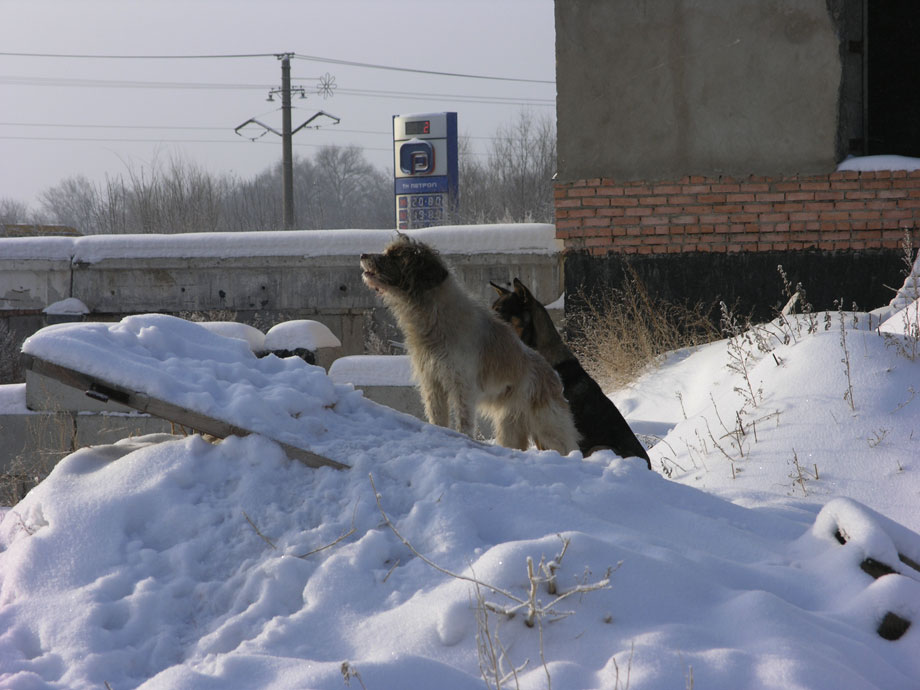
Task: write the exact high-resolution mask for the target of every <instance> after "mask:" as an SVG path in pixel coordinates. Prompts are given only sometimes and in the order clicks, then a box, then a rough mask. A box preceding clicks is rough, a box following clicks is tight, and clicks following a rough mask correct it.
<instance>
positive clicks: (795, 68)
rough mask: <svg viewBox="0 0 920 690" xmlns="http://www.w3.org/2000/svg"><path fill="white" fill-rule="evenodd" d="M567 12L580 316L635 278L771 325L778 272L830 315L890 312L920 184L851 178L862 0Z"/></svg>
mask: <svg viewBox="0 0 920 690" xmlns="http://www.w3.org/2000/svg"><path fill="white" fill-rule="evenodd" d="M555 10H556V58H557V60H556V65H557V68H556V82H557V93H558V97H557V127H558V136H557V139H558V142H557V148H558V166H557V167H558V174H557V183H556V188H555V208H556V232H557V237H558V238H559V239H561V240H562V241H563V242H564V246H565V255H564V256H565V269H564V273H565V282H566V290H567V294H568V295H569V296H570V301H569V302H568V303H567V304H569V305H574V304H575V301H574V300H573V299H572V297H573V296H574V295H575V294H576V293H578V292H579V291H580V292H581V293H582V294H590V293H596V292H598V291H604V290H609V289H611V288H613V289H615V288H618V287H621V286H622V283H623V280H624V276H625V275H626V271H627V269H629V270H630V271H632V272H634V273H635V274H636V275H638V276H639V277H640V278H641V279H642V280H643V282H644V283H645V284H646V287H647V288H648V289H649V290H650V292H651V293H652V294H653V296H656V297H660V298H662V299H666V300H669V301H683V302H689V303H697V302H703V303H711V302H713V301H717V300H724V301H726V302H728V303H729V304H737V305H738V306H739V308H741V309H743V310H744V311H748V312H753V313H756V314H760V315H761V316H769V315H770V313H771V312H770V310H769V308H768V307H770V306H772V305H773V304H774V302H775V301H776V300H777V299H778V298H779V297H780V296H781V282H780V280H779V277H778V275H777V265H780V264H782V265H783V266H784V267H791V268H792V269H793V273H794V275H793V276H791V277H792V279H793V280H794V282H798V281H801V282H802V283H803V284H804V285H805V286H806V287H807V288H808V290H809V293H808V294H809V297H810V298H813V299H812V303H813V306H814V307H815V308H818V309H821V308H832V307H833V302H834V300H837V299H841V298H842V299H844V300H845V303H846V304H850V303H851V302H852V301H855V302H857V303H858V304H859V305H860V306H861V307H863V308H869V309H871V308H874V307H877V306H880V305H882V304H885V303H887V302H888V301H889V300H890V299H891V297H892V296H893V293H892V292H891V291H890V289H889V288H888V287H886V286H893V287H896V286H898V285H900V284H901V282H902V281H903V275H902V272H903V270H904V250H903V247H902V243H903V241H904V238H905V233H906V234H907V235H908V236H909V237H910V239H911V242H912V243H913V245H914V246H917V241H918V237H917V234H918V233H917V231H918V230H920V172H905V171H883V172H862V173H857V172H838V171H837V165H838V163H839V161H841V160H842V159H843V158H845V157H846V156H847V155H848V154H849V153H853V152H855V153H860V152H863V151H862V150H861V147H862V148H863V149H864V148H865V146H866V145H867V137H868V138H871V132H872V129H871V128H868V129H867V127H868V124H871V123H868V124H867V119H866V117H865V112H866V111H865V103H866V100H865V99H866V98H867V97H868V96H867V91H866V74H867V72H866V71H865V64H866V63H865V61H866V59H867V58H866V56H867V55H869V56H871V55H872V53H871V46H869V47H868V48H867V45H866V44H867V41H868V39H869V38H870V37H869V36H868V35H867V33H866V26H867V25H866V22H865V16H864V10H865V7H864V4H863V1H862V0H774V1H770V2H765V1H763V0H711V1H710V2H702V3H701V2H694V1H693V0H660V1H657V2H646V1H643V0H622V1H618V2H605V1H604V0H556V6H555ZM900 11H901V12H902V13H903V14H904V16H905V17H908V15H910V16H913V14H920V13H918V12H917V11H916V10H911V8H910V7H906V8H904V7H902V9H901V10H900ZM912 13H913V14H912ZM867 51H869V52H867ZM870 62H871V60H870ZM905 69H908V66H907V64H905ZM867 132H868V134H867Z"/></svg>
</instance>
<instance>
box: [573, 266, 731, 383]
mask: <svg viewBox="0 0 920 690" xmlns="http://www.w3.org/2000/svg"><path fill="white" fill-rule="evenodd" d="M578 297H579V299H578V300H577V302H578V304H579V308H578V310H577V311H574V312H573V313H572V314H570V315H567V317H566V331H567V332H569V333H571V334H572V335H571V336H570V340H569V342H568V345H569V347H570V348H571V349H572V351H573V352H574V353H575V355H576V356H577V357H578V359H579V360H580V361H581V363H582V366H584V368H585V369H586V370H587V371H588V373H589V374H591V376H593V377H594V378H595V380H597V382H598V383H599V384H600V385H601V387H602V388H603V389H604V390H609V389H611V388H620V387H622V386H624V385H626V384H628V383H629V382H631V381H633V380H634V379H635V378H636V377H637V376H638V375H639V374H641V373H642V371H644V370H645V369H646V368H647V367H648V366H650V365H653V364H654V363H655V362H656V361H658V360H659V359H660V357H661V356H662V355H664V354H665V353H667V352H670V351H672V350H678V349H680V348H683V347H689V346H692V345H700V344H703V343H707V342H711V341H713V340H716V339H718V338H720V337H721V334H720V333H719V329H718V328H717V327H716V325H715V323H714V322H713V319H712V318H711V314H712V313H713V311H714V308H715V306H714V305H704V304H700V303H698V304H695V305H693V306H689V305H683V304H673V303H670V302H667V301H664V300H661V299H656V298H653V297H652V296H651V295H649V293H648V290H647V289H646V287H645V285H644V284H643V283H642V281H641V280H640V279H639V277H638V276H637V275H636V274H635V272H633V271H631V270H629V271H628V273H627V277H626V281H625V282H624V284H623V287H622V288H620V289H617V290H614V291H612V292H609V293H606V294H603V295H585V294H579V295H578Z"/></svg>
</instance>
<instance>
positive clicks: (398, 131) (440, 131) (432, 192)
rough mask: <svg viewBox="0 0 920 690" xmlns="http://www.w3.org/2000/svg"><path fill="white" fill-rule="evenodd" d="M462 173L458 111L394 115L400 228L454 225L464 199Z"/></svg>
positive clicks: (397, 213) (395, 185)
mask: <svg viewBox="0 0 920 690" xmlns="http://www.w3.org/2000/svg"><path fill="white" fill-rule="evenodd" d="M457 172H458V161H457V113H425V114H421V115H394V116H393V173H394V184H393V191H394V192H395V195H396V227H397V228H398V229H400V230H409V229H412V228H425V227H429V226H432V225H442V224H444V223H447V222H449V221H450V215H451V212H452V211H455V210H456V209H457V201H458V197H459V195H458V185H457V178H458V174H457Z"/></svg>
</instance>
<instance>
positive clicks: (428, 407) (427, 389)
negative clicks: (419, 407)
mask: <svg viewBox="0 0 920 690" xmlns="http://www.w3.org/2000/svg"><path fill="white" fill-rule="evenodd" d="M419 387H420V389H421V394H422V404H424V406H425V416H426V417H428V422H429V423H430V424H436V425H438V426H448V425H449V424H450V407H449V406H448V404H447V392H446V391H445V390H444V386H442V385H441V383H440V381H437V380H436V379H430V380H427V381H422V382H421V384H420V386H419Z"/></svg>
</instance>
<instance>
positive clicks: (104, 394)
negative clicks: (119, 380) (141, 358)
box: [23, 355, 349, 470]
mask: <svg viewBox="0 0 920 690" xmlns="http://www.w3.org/2000/svg"><path fill="white" fill-rule="evenodd" d="M23 364H24V366H25V367H26V368H27V369H31V370H32V371H34V372H35V373H36V374H41V375H43V376H47V377H49V378H53V379H57V380H58V381H60V382H61V383H63V384H65V385H68V386H71V387H72V388H76V389H77V390H81V391H84V392H85V393H86V395H88V396H89V397H91V398H93V399H94V400H98V401H100V402H108V401H110V400H111V401H112V402H117V403H119V404H121V405H125V406H126V407H130V408H132V409H134V410H137V411H138V412H145V413H147V414H149V415H153V416H154V417H159V418H161V419H165V420H167V421H170V422H175V423H176V424H180V425H182V426H185V427H189V428H190V429H195V430H196V431H200V432H202V433H205V434H210V435H211V436H216V437H217V438H226V437H227V436H248V435H249V434H258V433H259V432H258V431H254V430H252V429H246V428H244V427H240V426H236V425H234V424H230V423H229V422H226V421H224V420H222V419H218V418H216V417H211V416H209V415H204V414H201V413H200V412H195V411H194V410H189V409H186V408H184V407H180V406H179V405H174V404H172V403H169V402H166V401H165V400H160V399H159V398H152V397H150V396H149V395H147V394H146V393H142V392H140V391H133V390H130V389H127V388H125V387H123V386H119V385H117V384H114V383H110V382H107V381H103V380H101V379H99V378H97V377H95V376H92V375H90V374H86V373H83V372H81V371H77V370H76V369H71V368H69V367H64V366H61V365H60V364H55V363H53V362H49V361H47V360H43V359H40V358H38V357H33V356H31V355H23ZM262 435H263V436H265V437H266V438H271V437H270V436H268V435H267V434H262ZM271 440H272V441H274V442H275V443H277V444H278V445H280V446H281V447H282V448H283V449H284V452H285V453H287V455H288V457H290V458H292V459H294V460H298V461H300V462H302V463H303V464H305V465H307V466H308V467H314V468H316V467H334V468H335V469H338V470H344V469H349V466H348V465H346V464H343V463H341V462H337V461H335V460H331V459H329V458H327V457H324V456H322V455H319V454H317V453H314V452H312V451H309V450H307V449H305V448H298V447H297V446H292V445H291V444H289V443H285V442H283V441H279V440H277V439H271Z"/></svg>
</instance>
